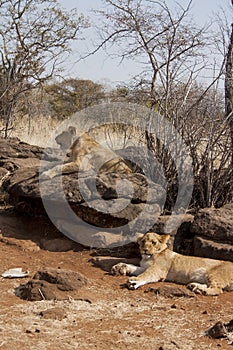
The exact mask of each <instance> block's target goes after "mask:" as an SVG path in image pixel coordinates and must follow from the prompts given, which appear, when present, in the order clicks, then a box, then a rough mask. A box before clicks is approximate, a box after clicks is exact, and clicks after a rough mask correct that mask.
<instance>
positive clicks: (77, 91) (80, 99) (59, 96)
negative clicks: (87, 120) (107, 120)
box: [45, 79, 105, 119]
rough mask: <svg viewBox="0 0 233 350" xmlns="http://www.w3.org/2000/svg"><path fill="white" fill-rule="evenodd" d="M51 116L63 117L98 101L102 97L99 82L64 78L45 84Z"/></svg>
mask: <svg viewBox="0 0 233 350" xmlns="http://www.w3.org/2000/svg"><path fill="white" fill-rule="evenodd" d="M45 89H46V93H47V94H48V96H49V97H48V100H49V104H50V111H51V114H52V116H54V117H57V118H59V119H64V118H67V117H68V116H70V115H71V114H73V113H75V112H77V111H79V110H82V109H84V108H87V107H90V106H93V105H95V104H97V103H99V102H100V101H101V100H102V99H103V98H104V97H105V93H104V89H103V86H102V85H101V84H97V83H94V82H93V81H91V80H81V79H66V80H63V81H62V82H61V83H53V84H50V85H47V86H46V88H45Z"/></svg>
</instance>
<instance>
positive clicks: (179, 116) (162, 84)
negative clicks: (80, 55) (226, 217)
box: [92, 0, 230, 207]
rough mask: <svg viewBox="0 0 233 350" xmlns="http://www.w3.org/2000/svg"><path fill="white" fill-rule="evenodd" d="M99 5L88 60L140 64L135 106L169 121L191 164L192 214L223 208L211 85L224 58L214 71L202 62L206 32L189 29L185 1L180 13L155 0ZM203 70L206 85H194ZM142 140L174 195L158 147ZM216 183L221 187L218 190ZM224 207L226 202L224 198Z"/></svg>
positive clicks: (224, 141)
mask: <svg viewBox="0 0 233 350" xmlns="http://www.w3.org/2000/svg"><path fill="white" fill-rule="evenodd" d="M105 3H106V10H104V11H102V12H101V15H102V16H103V18H104V21H102V24H101V31H100V33H101V43H100V45H99V46H98V47H97V48H96V49H95V50H94V51H93V52H92V53H95V52H96V51H98V50H99V49H101V48H103V49H109V48H111V50H112V49H113V48H115V50H114V51H113V50H112V52H113V54H114V55H116V56H118V57H120V59H121V60H125V59H129V60H132V61H134V62H135V61H136V62H139V63H140V64H141V67H142V69H141V72H140V73H139V74H138V76H136V77H135V80H134V83H135V86H136V88H137V89H138V91H140V92H141V93H142V92H146V94H147V96H146V98H143V97H142V94H141V98H139V99H138V102H139V103H144V102H145V101H146V104H147V106H150V107H151V109H152V110H153V111H157V112H159V113H160V114H161V115H162V116H163V117H165V118H166V119H167V120H169V121H170V122H171V124H172V125H173V126H174V128H175V129H176V130H177V131H178V132H179V133H180V134H181V135H182V137H183V139H184V140H185V142H186V143H187V145H188V147H189V151H190V154H191V156H192V159H193V167H194V176H195V191H196V192H195V196H196V202H197V203H195V206H196V207H198V206H201V207H204V206H211V205H219V204H218V203H220V204H224V194H223V193H225V194H226V193H227V191H228V190H227V188H230V187H229V186H230V182H229V181H228V180H229V168H228V163H229V155H230V146H229V142H228V140H229V139H228V130H227V125H226V123H225V119H224V116H223V108H222V101H223V99H222V97H221V94H219V93H218V83H219V79H220V77H222V76H223V73H224V64H225V63H224V62H225V61H224V59H225V57H224V55H222V56H221V59H220V64H218V65H217V64H215V60H214V58H213V59H212V60H211V59H210V57H209V53H210V51H208V47H209V48H212V49H214V50H216V48H215V47H214V45H215V43H214V41H216V37H215V36H214V35H213V33H211V27H210V26H204V27H200V26H197V25H196V24H195V23H194V22H193V21H192V19H190V16H189V14H190V9H191V5H192V0H191V1H190V2H189V3H188V5H187V7H185V8H183V7H182V6H181V5H179V4H178V3H177V4H176V7H175V8H174V9H171V8H170V7H169V6H168V5H167V3H166V1H163V0H105ZM211 37H214V38H215V39H214V41H213V40H212V39H211ZM218 60H219V57H218ZM216 62H217V59H216ZM210 70H211V74H212V78H211V79H209V81H208V84H206V85H205V86H204V85H201V84H200V83H197V82H198V81H199V79H200V77H201V75H202V74H203V72H204V74H206V72H207V71H208V72H209V71H210ZM139 95H140V94H139ZM126 97H127V98H128V97H129V96H128V95H127V96H126ZM151 116H153V114H151ZM149 118H150V117H149ZM149 124H150V120H148V126H149ZM148 130H149V131H150V128H149V127H148ZM146 139H147V144H148V148H149V149H150V151H152V152H153V153H154V155H155V157H157V159H158V160H159V161H160V162H161V164H163V166H164V169H165V170H164V171H165V174H166V175H167V176H168V178H169V181H170V185H171V188H172V186H173V185H174V184H175V185H174V186H173V187H174V188H175V187H176V183H177V177H176V174H177V173H176V169H175V167H174V162H173V161H172V159H171V157H170V156H169V154H168V153H169V152H167V150H166V149H165V148H164V144H165V143H163V142H161V140H158V139H156V137H155V135H152V134H151V133H150V132H148V131H146ZM174 141H175V140H174ZM224 179H225V180H224ZM221 181H222V182H224V181H225V183H226V187H224V186H221V185H220V183H221ZM171 191H173V190H172V189H171ZM220 197H221V201H220V200H219V198H220ZM225 199H226V201H228V200H229V197H228V196H225Z"/></svg>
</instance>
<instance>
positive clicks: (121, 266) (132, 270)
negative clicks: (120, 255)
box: [111, 262, 145, 276]
mask: <svg viewBox="0 0 233 350" xmlns="http://www.w3.org/2000/svg"><path fill="white" fill-rule="evenodd" d="M144 270H145V269H144V268H143V267H140V266H135V265H133V264H125V263H122V262H121V263H118V264H116V265H114V266H113V267H112V269H111V273H112V274H113V275H116V276H119V275H123V276H126V275H128V276H138V275H140V274H141V273H142V272H143V271H144Z"/></svg>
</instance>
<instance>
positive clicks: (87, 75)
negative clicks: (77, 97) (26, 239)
mask: <svg viewBox="0 0 233 350" xmlns="http://www.w3.org/2000/svg"><path fill="white" fill-rule="evenodd" d="M59 2H60V3H61V5H62V7H64V8H66V9H71V8H77V9H78V10H79V11H80V12H82V13H83V14H84V15H86V16H88V17H90V19H92V18H93V14H92V12H91V9H100V8H103V2H102V1H101V0H94V1H93V0H59ZM177 2H178V3H179V4H181V5H183V6H185V5H186V4H187V3H188V1H187V0H179V1H177ZM167 3H168V4H170V5H171V6H172V5H173V4H174V3H175V1H174V0H167ZM230 4H231V1H230V0H193V5H192V13H193V16H194V19H195V20H196V21H197V22H198V23H199V24H204V23H206V22H208V20H209V18H210V15H211V14H213V13H216V12H218V11H219V10H220V8H223V9H224V10H225V11H226V13H229V15H231V14H232V12H231V11H232V10H231V6H230ZM84 35H85V36H87V35H89V36H90V39H89V38H88V39H87V40H85V41H81V42H80V41H77V42H76V43H75V44H74V45H73V51H74V53H73V55H72V56H71V57H70V59H69V63H68V62H67V65H66V70H65V72H66V75H67V76H68V77H74V78H81V79H91V80H93V81H96V82H100V83H105V84H111V85H116V84H118V83H120V82H126V81H129V80H130V78H131V77H132V76H133V75H135V74H136V73H137V72H138V70H139V67H137V65H136V63H133V64H132V62H125V63H123V64H120V65H119V61H118V60H115V59H112V58H111V59H110V58H109V57H107V56H106V54H105V53H104V52H99V53H97V54H95V55H94V56H91V57H89V58H87V59H85V60H84V61H80V62H78V63H74V62H75V61H77V60H78V58H79V55H80V53H83V52H84V51H85V50H86V47H87V45H90V41H91V40H92V39H93V31H92V30H89V31H88V32H84Z"/></svg>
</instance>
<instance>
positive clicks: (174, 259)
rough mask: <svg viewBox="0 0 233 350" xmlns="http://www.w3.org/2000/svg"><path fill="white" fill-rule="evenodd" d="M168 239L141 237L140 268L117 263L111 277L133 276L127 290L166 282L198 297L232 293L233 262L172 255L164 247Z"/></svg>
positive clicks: (146, 235)
mask: <svg viewBox="0 0 233 350" xmlns="http://www.w3.org/2000/svg"><path fill="white" fill-rule="evenodd" d="M169 237H170V236H169V235H161V236H160V235H158V234H156V233H153V232H149V233H146V234H145V235H140V237H139V238H138V244H139V248H140V253H141V256H142V260H141V262H140V266H135V265H131V264H125V263H118V264H117V265H114V266H113V267H112V274H114V275H130V276H136V277H131V278H130V279H129V280H128V282H127V285H128V287H129V289H137V288H138V287H140V286H143V285H144V284H147V283H153V282H159V281H168V282H175V283H179V284H185V285H187V286H188V288H190V289H191V290H192V291H193V292H195V293H198V294H205V295H218V294H220V293H222V291H233V263H232V262H229V261H221V260H214V259H207V258H200V257H193V256H185V255H181V254H178V253H175V252H173V251H171V250H170V249H168V247H167V241H168V240H169Z"/></svg>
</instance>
